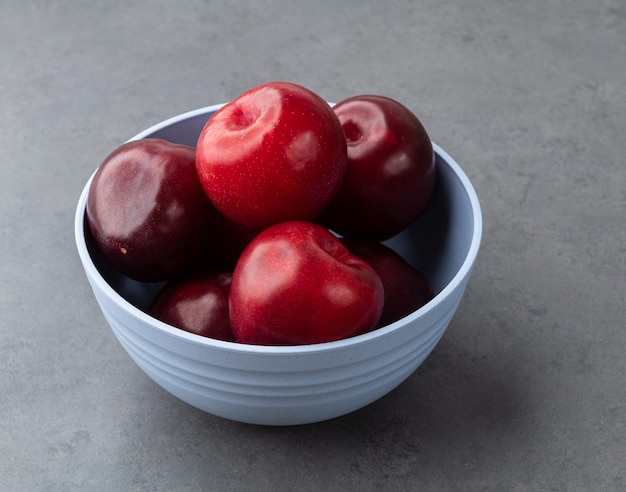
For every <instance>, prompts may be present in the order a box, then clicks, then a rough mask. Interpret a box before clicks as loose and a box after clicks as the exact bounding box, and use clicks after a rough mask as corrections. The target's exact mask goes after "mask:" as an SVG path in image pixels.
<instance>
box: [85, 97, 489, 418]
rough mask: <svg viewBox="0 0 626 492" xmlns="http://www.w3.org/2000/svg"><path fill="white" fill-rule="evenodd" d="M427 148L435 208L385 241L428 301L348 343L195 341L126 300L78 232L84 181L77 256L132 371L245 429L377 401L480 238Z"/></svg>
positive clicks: (452, 176) (183, 134)
mask: <svg viewBox="0 0 626 492" xmlns="http://www.w3.org/2000/svg"><path fill="white" fill-rule="evenodd" d="M217 107H218V106H213V107H210V108H205V109H203V110H197V111H194V112H191V113H187V114H185V115H181V116H179V117H176V118H173V119H171V120H167V121H166V122H164V123H162V124H160V125H157V126H155V127H153V128H152V129H149V130H146V131H145V132H142V133H141V134H139V135H138V136H137V137H135V138H138V137H140V138H146V137H149V136H155V135H156V136H159V137H161V138H167V139H169V140H171V141H178V142H181V141H183V142H184V141H186V142H189V141H193V135H194V132H195V134H196V135H197V134H198V133H199V132H200V130H201V128H202V126H203V124H204V121H206V119H207V118H208V116H209V115H210V114H211V113H212V112H213V111H214V110H215V108H217ZM190 133H191V136H190ZM435 150H436V151H437V163H438V171H439V176H440V178H439V184H438V190H439V191H438V192H437V193H438V196H439V198H437V199H436V200H435V203H434V205H433V210H436V211H437V212H436V213H435V212H431V213H430V215H429V216H427V217H425V218H424V220H422V221H421V225H416V226H415V227H413V228H411V230H408V231H406V233H403V234H401V235H399V236H398V237H396V238H393V239H392V240H390V241H389V242H388V244H390V245H391V246H392V247H394V248H395V249H396V250H398V251H399V252H401V254H403V255H404V256H405V257H407V259H408V260H409V261H411V262H412V263H414V264H417V265H419V267H420V269H422V270H424V271H426V273H427V274H428V275H429V276H430V277H431V281H432V282H433V284H434V286H435V291H436V296H435V298H434V299H433V301H431V302H430V303H428V304H427V305H426V306H424V307H423V308H422V309H420V310H418V311H416V312H414V313H412V314H411V315H409V316H407V317H406V318H404V319H402V320H399V321H397V322H396V323H393V324H391V325H389V326H387V327H384V328H381V329H378V330H376V331H374V332H371V333H367V334H364V335H361V336H358V337H354V338H352V339H347V340H340V341H337V342H331V343H324V344H318V345H309V346H296V347H262V346H251V345H243V344H236V343H230V342H222V341H218V340H211V339H207V338H203V337H199V336H197V335H193V334H190V333H186V332H183V331H181V330H178V329H176V328H173V327H171V326H169V325H167V324H165V323H162V322H160V321H157V320H155V319H154V318H151V317H150V316H148V315H147V314H145V313H144V312H143V311H142V310H141V309H139V308H137V307H135V306H133V305H132V304H131V303H130V302H128V301H127V300H126V299H125V298H124V297H127V298H129V299H130V298H131V297H132V296H131V294H132V288H133V286H132V281H131V282H130V284H131V286H130V287H128V288H127V287H125V286H124V282H122V283H120V284H115V282H111V281H110V279H108V280H109V282H107V280H105V276H103V275H102V273H101V270H102V268H103V267H102V265H100V264H99V263H98V261H99V260H97V259H96V263H94V259H93V258H92V256H91V255H90V252H89V249H88V246H87V241H86V231H85V226H84V225H85V219H84V208H85V202H86V196H87V193H88V188H89V184H90V183H87V185H86V186H85V188H84V190H83V194H82V196H81V198H80V201H79V204H78V207H77V212H76V223H75V233H76V242H77V247H78V252H79V256H80V258H81V261H82V263H83V267H84V269H85V273H86V275H87V278H88V280H89V283H90V285H91V288H92V290H93V292H94V295H95V297H96V299H97V301H98V304H99V306H100V308H101V310H102V313H103V314H104V316H105V318H106V320H107V321H108V323H109V325H110V326H111V328H112V330H113V332H114V333H115V336H116V337H117V339H118V340H119V341H120V343H121V345H122V346H123V347H124V349H125V350H126V351H127V352H128V354H129V355H130V356H131V357H132V359H133V360H134V361H135V362H136V363H137V365H138V366H139V367H140V368H141V369H142V370H143V371H144V372H145V373H146V374H147V375H148V376H150V377H151V378H152V379H153V380H154V381H155V382H156V383H158V384H159V385H160V386H161V387H163V388H164V389H165V390H167V391H168V392H170V393H171V394H173V395H175V396H176V397H178V398H180V399H181V400H183V401H185V402H187V403H189V404H190V405H193V406H195V407H197V408H200V409H202V410H204V411H207V412H210V413H212V414H214V415H218V416H221V417H224V418H228V419H232V420H237V421H241V422H248V423H254V424H265V425H294V424H305V423H311V422H317V421H321V420H326V419H330V418H333V417H337V416H340V415H344V414H346V413H349V412H351V411H354V410H356V409H359V408H361V407H363V406H365V405H367V404H369V403H371V402H373V401H375V400H376V399H378V398H380V397H382V396H383V395H385V394H386V393H388V392H389V391H391V390H392V389H394V388H395V387H396V386H398V385H399V384H400V383H401V382H402V381H404V380H405V379H406V378H407V377H409V376H410V375H411V374H412V373H413V372H414V371H415V369H416V368H417V367H419V365H420V364H421V363H422V362H423V361H424V359H426V357H427V356H428V355H429V354H430V353H431V352H432V350H433V349H434V347H435V346H436V345H437V343H438V342H439V340H440V339H441V337H442V336H443V334H444V332H445V330H446V328H447V327H448V325H449V323H450V321H451V319H452V317H453V316H454V313H455V312H456V309H457V307H458V305H459V303H460V301H461V298H462V296H463V293H464V290H465V287H466V285H467V283H468V281H469V278H470V275H471V270H472V267H473V264H474V261H475V258H476V254H477V252H478V247H479V243H480V237H481V227H482V222H481V220H482V219H481V216H480V207H479V204H478V199H477V197H476V195H475V193H474V190H473V189H472V187H471V184H470V183H469V180H468V179H467V177H466V176H465V175H464V174H463V173H462V171H461V170H460V168H459V167H458V165H457V164H456V163H455V162H454V161H453V160H452V159H451V158H450V157H449V156H448V155H447V154H445V152H443V150H442V149H440V148H439V147H437V146H436V145H435ZM442 214H445V216H444V215H442ZM444 219H445V220H444ZM432 228H435V229H433V230H436V234H435V233H433V234H432V235H433V241H432V243H431V244H430V245H429V246H428V245H427V246H425V247H423V248H420V247H418V246H417V245H416V244H417V243H416V242H415V238H416V237H423V236H424V234H425V233H426V232H429V231H431V229H432ZM421 241H422V242H423V241H424V240H423V239H422V240H421ZM97 264H98V266H97ZM99 268H100V270H99ZM120 285H122V287H120ZM127 293H128V295H127ZM138 297H141V295H139V296H138Z"/></svg>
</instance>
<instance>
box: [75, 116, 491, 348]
mask: <svg viewBox="0 0 626 492" xmlns="http://www.w3.org/2000/svg"><path fill="white" fill-rule="evenodd" d="M225 104H226V103H221V104H214V105H210V106H205V107H203V108H199V109H195V110H192V111H187V112H185V113H181V114H179V115H176V116H173V117H171V118H168V119H166V120H163V121H161V122H159V123H157V124H155V125H153V126H151V127H149V128H147V129H145V130H143V131H141V132H140V133H138V134H136V135H135V136H134V137H132V138H130V139H128V140H127V142H130V141H133V140H141V139H144V138H147V137H148V136H150V135H152V134H153V133H155V132H157V131H158V130H162V129H164V128H166V127H169V126H171V125H172V124H175V123H179V122H181V121H184V120H188V119H190V118H193V117H196V116H202V115H205V114H208V113H212V112H215V111H217V110H218V109H220V108H221V107H222V106H224V105H225ZM432 145H433V151H434V152H435V153H436V154H437V155H438V156H439V157H440V158H441V159H443V160H444V161H445V163H446V165H448V166H449V167H450V168H451V170H452V171H453V173H454V175H455V176H456V178H457V179H459V181H461V183H462V185H463V188H464V190H465V192H466V193H467V195H468V198H469V201H470V204H471V208H472V217H473V220H474V228H473V233H472V239H471V243H470V247H469V249H468V252H467V255H466V256H465V259H464V260H463V263H462V264H461V267H460V268H459V270H458V271H457V272H456V273H455V275H454V277H452V279H451V280H450V282H448V284H447V285H446V286H445V287H444V288H443V289H442V290H441V291H440V292H439V293H438V294H437V295H435V297H434V298H433V299H432V300H430V301H429V302H428V303H426V304H425V305H424V306H422V307H421V308H419V309H417V310H416V311H413V312H412V313H411V314H409V315H407V316H405V317H404V318H401V319H399V320H397V321H395V322H393V323H390V324H389V325H386V326H383V327H380V328H377V329H375V330H373V331H370V332H368V333H364V334H362V335H356V336H353V337H349V338H345V339H342V340H336V341H333V342H323V343H314V344H309V345H252V344H244V343H238V342H227V341H222V340H216V339H213V338H208V337H203V336H201V335H196V334H194V333H189V332H186V331H184V330H181V329H179V328H176V327H174V326H171V325H169V324H167V323H164V322H162V321H160V320H158V319H156V318H153V317H152V316H150V315H149V314H147V313H145V312H144V311H142V310H141V309H139V308H138V307H136V306H134V305H133V304H131V303H130V302H129V301H127V300H126V299H124V298H123V297H122V296H121V295H120V294H119V293H118V292H117V291H116V290H115V289H113V287H111V285H109V283H108V282H106V280H104V278H103V277H102V275H101V274H100V272H99V271H98V269H97V268H96V266H95V264H94V262H93V260H92V258H91V256H90V254H89V251H88V250H87V243H86V241H85V214H86V211H85V208H86V203H87V196H88V193H89V187H90V185H91V182H92V180H93V178H94V175H95V173H96V171H97V168H96V170H94V172H93V173H92V174H91V176H90V178H89V180H88V181H87V183H86V184H85V186H84V187H83V190H82V192H81V194H80V197H79V200H78V205H77V207H76V213H75V217H74V236H75V242H76V247H77V249H78V254H79V257H80V260H81V262H82V264H83V268H84V270H85V273H86V274H87V275H88V277H89V280H90V283H91V282H95V283H96V284H97V286H98V288H99V289H100V290H101V291H103V293H104V294H105V295H106V296H107V298H108V299H110V300H111V301H113V302H114V303H115V304H117V305H118V306H119V307H120V308H121V309H123V310H125V311H127V312H129V313H130V314H131V315H133V316H134V317H135V318H137V319H139V320H140V321H142V322H144V323H147V324H149V325H151V326H152V327H154V328H155V329H157V330H159V331H161V332H165V334H167V335H169V336H173V337H176V338H179V339H182V340H184V341H187V342H191V343H193V344H197V345H202V346H206V347H212V348H214V349H219V350H222V351H229V352H231V353H233V354H236V353H248V354H273V355H282V356H290V355H296V354H311V353H313V354H314V353H319V352H329V351H334V350H342V349H345V348H346V347H354V346H357V345H359V344H366V343H370V342H372V341H373V340H376V339H378V338H383V337H385V336H386V335H387V334H389V333H391V332H393V331H396V330H398V329H401V328H402V327H403V326H405V325H407V324H410V323H411V322H412V321H413V320H414V319H416V318H417V317H420V316H424V315H426V314H427V313H429V312H430V311H433V310H434V309H436V308H437V306H438V305H439V304H440V303H441V302H443V300H444V299H445V298H446V297H447V296H448V295H449V294H450V293H451V292H452V291H453V290H454V289H455V288H456V287H457V286H458V285H459V284H460V283H461V282H462V281H463V280H464V279H465V278H466V277H467V276H469V274H470V273H471V270H472V268H473V265H474V262H475V260H476V257H477V255H478V250H479V248H480V242H481V239H482V229H483V221H482V212H481V207H480V202H479V200H478V195H477V194H476V191H475V189H474V187H473V185H472V183H471V181H470V180H469V178H468V176H467V175H466V174H465V172H464V171H463V169H462V168H461V167H460V166H459V164H458V163H457V162H456V161H455V160H454V159H453V158H452V157H451V156H450V155H449V154H448V153H447V152H446V151H445V150H443V149H442V148H441V147H440V146H439V145H437V144H436V143H435V142H432Z"/></svg>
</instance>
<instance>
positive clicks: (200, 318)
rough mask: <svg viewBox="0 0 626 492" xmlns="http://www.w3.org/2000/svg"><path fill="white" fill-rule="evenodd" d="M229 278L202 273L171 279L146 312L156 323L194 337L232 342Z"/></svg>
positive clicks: (228, 274) (219, 273)
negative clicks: (169, 326)
mask: <svg viewBox="0 0 626 492" xmlns="http://www.w3.org/2000/svg"><path fill="white" fill-rule="evenodd" d="M232 278H233V275H232V273H231V272H224V271H219V270H202V271H198V272H193V273H190V274H188V275H185V276H183V277H180V278H177V279H175V280H171V281H170V282H168V283H167V284H165V286H164V287H163V288H162V289H161V290H160V291H159V293H158V294H157V295H156V297H155V298H154V300H153V301H152V304H151V305H150V307H149V309H148V312H149V314H150V315H152V316H154V317H155V318H157V319H158V320H161V321H163V322H164V323H167V324H170V325H172V326H174V327H176V328H179V329H181V330H184V331H188V332H190V333H195V334H196V335H200V336H204V337H209V338H215V339H217V340H224V341H228V342H232V341H233V340H234V339H233V332H232V330H231V328H230V317H229V313H228V297H229V293H230V285H231V282H232Z"/></svg>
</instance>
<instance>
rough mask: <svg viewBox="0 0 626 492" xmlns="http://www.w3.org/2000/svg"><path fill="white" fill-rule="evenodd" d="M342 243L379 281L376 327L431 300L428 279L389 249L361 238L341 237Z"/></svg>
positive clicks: (400, 316)
mask: <svg viewBox="0 0 626 492" xmlns="http://www.w3.org/2000/svg"><path fill="white" fill-rule="evenodd" d="M342 242H343V243H344V244H345V245H346V246H347V247H348V249H349V250H350V251H351V252H352V253H353V254H355V255H356V256H358V257H359V258H361V259H362V260H364V261H366V262H367V263H368V264H369V265H370V266H372V268H374V270H375V271H376V273H378V276H379V277H380V279H381V281H382V283H383V287H384V290H385V304H384V307H383V312H382V315H381V317H380V320H379V322H378V327H381V326H386V325H388V324H390V323H393V322H394V321H397V320H399V319H401V318H404V317H405V316H407V315H409V314H411V313H412V312H413V311H416V310H417V309H419V308H421V307H422V306H423V305H425V304H426V303H427V302H429V301H430V300H432V298H433V288H432V286H431V285H430V282H429V280H428V278H427V277H426V276H425V275H424V274H423V273H422V272H420V271H419V270H417V269H416V268H414V267H413V266H412V265H411V264H409V263H408V262H407V261H406V260H405V259H404V258H402V256H400V255H399V254H398V253H396V252H395V251H394V250H393V249H391V248H389V247H388V246H385V245H384V244H382V243H379V242H377V241H372V240H366V239H361V238H342Z"/></svg>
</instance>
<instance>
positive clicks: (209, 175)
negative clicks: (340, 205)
mask: <svg viewBox="0 0 626 492" xmlns="http://www.w3.org/2000/svg"><path fill="white" fill-rule="evenodd" d="M346 159H347V156H346V142H345V139H344V136H343V131H342V129H341V125H340V123H339V120H338V119H337V117H336V115H335V113H334V112H333V110H332V109H331V108H330V106H329V105H328V104H327V103H326V101H324V100H323V99H322V98H321V97H319V96H318V95H317V94H315V93H313V92H311V91H310V90H308V89H306V88H304V87H302V86H300V85H297V84H292V83H289V82H270V83H267V84H262V85H259V86H256V87H253V88H252V89H250V90H248V91H247V92H245V93H243V94H242V95H241V96H239V97H238V98H236V99H235V100H233V101H231V102H230V103H228V104H226V105H225V106H224V107H222V108H221V109H220V110H218V111H217V112H216V113H215V114H214V115H213V116H212V117H211V118H210V119H209V120H208V121H207V123H206V125H205V126H204V128H203V130H202V132H201V134H200V136H199V138H198V143H197V147H196V164H197V168H198V175H199V177H200V181H201V183H202V185H203V187H204V189H205V191H206V193H207V195H208V196H209V198H210V199H211V201H212V202H213V203H214V204H215V206H216V207H217V209H218V210H219V211H220V212H221V213H222V214H223V215H224V216H226V217H228V218H229V219H231V220H233V221H234V222H237V223H240V224H242V225H244V226H246V227H248V228H251V229H255V230H262V229H264V228H266V227H269V226H271V225H273V224H276V223H278V222H283V221H287V220H310V219H313V218H314V217H316V216H317V215H318V214H319V213H320V212H321V211H322V209H323V208H324V207H325V206H326V205H327V204H328V203H329V201H330V200H331V199H332V197H333V196H334V195H335V194H336V192H337V190H338V189H339V186H340V185H341V183H342V181H343V178H344V175H345V172H346V165H347V164H346Z"/></svg>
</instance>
